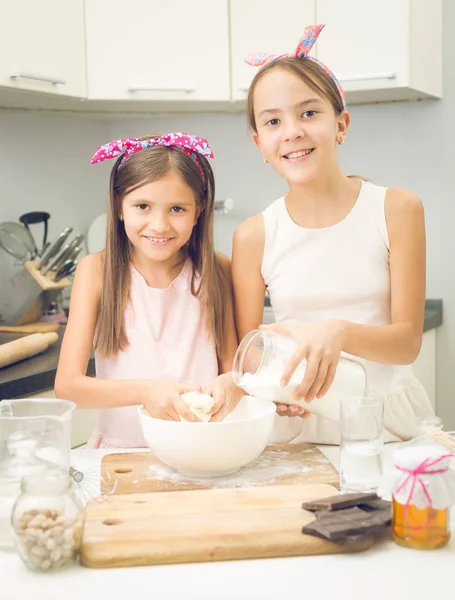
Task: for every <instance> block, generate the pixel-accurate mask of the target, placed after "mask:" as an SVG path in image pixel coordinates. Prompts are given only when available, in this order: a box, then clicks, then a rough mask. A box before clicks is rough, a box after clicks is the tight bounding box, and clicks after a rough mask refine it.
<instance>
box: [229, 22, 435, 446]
mask: <svg viewBox="0 0 455 600" xmlns="http://www.w3.org/2000/svg"><path fill="white" fill-rule="evenodd" d="M323 27H324V26H323V25H316V26H311V27H307V28H306V29H305V32H304V35H303V37H302V39H301V41H300V42H299V44H298V46H297V49H296V51H295V52H294V53H292V54H286V55H274V54H265V53H260V54H256V55H252V56H249V57H248V58H247V59H246V61H247V62H248V63H249V64H251V65H254V66H259V67H261V69H260V70H259V71H258V72H257V73H256V75H255V77H254V79H253V81H252V83H251V86H250V89H249V93H248V99H247V115H248V120H249V124H250V127H251V129H252V132H253V141H254V143H255V144H256V146H257V147H258V148H259V150H260V152H261V154H262V156H263V159H264V162H266V163H268V164H269V165H270V166H271V167H272V169H274V170H275V171H276V172H277V173H278V174H279V175H280V176H281V177H283V178H284V179H285V180H286V182H287V184H288V187H289V191H288V193H287V194H286V195H285V196H283V197H282V198H280V199H278V200H277V201H276V202H274V203H273V204H272V205H271V206H269V207H268V208H267V209H266V210H265V211H264V212H263V214H260V215H257V216H255V217H252V218H251V219H249V220H247V221H246V222H245V223H243V224H242V225H241V226H240V227H239V228H238V229H237V231H236V233H235V236H234V243H233V257H232V272H233V281H234V294H235V313H236V325H237V331H238V334H239V338H242V337H243V336H244V335H246V334H247V333H248V332H249V331H250V330H252V329H256V328H257V327H259V325H260V323H261V320H262V314H263V305H264V293H265V291H267V292H268V294H269V296H270V301H271V305H272V308H273V312H274V314H275V319H276V321H277V323H278V324H276V325H273V326H271V329H272V330H275V331H277V332H280V333H283V334H285V335H288V336H291V337H293V338H295V339H296V340H297V341H298V342H299V347H298V351H297V352H296V354H295V356H294V357H293V360H292V361H291V363H290V364H289V366H288V368H287V370H286V371H285V372H284V373H283V381H282V384H283V385H286V384H287V382H288V381H289V379H290V377H291V375H292V373H293V372H294V370H295V368H296V366H297V365H298V364H299V363H300V362H301V361H302V360H306V361H307V368H306V374H305V377H304V379H303V381H302V382H301V384H300V387H299V388H298V389H297V394H296V396H297V397H298V398H304V399H305V400H307V401H311V400H312V399H314V398H320V397H323V396H324V395H325V394H326V392H327V390H328V389H329V387H330V385H331V383H332V381H333V379H334V376H335V371H336V368H337V363H338V359H339V357H340V355H341V353H342V352H344V353H346V354H348V355H351V356H354V357H357V358H358V359H359V360H361V361H362V362H363V364H364V366H365V369H366V374H367V383H368V392H369V394H372V395H374V396H380V397H382V398H383V399H384V405H385V412H384V416H385V419H384V421H385V430H386V434H385V439H386V440H392V439H395V440H396V439H400V440H402V439H408V438H410V437H412V436H413V435H414V434H415V432H416V428H415V424H416V420H417V419H418V418H419V417H425V416H428V415H431V414H432V412H433V411H432V407H431V404H430V401H429V399H428V397H427V395H426V393H425V391H424V389H423V387H422V386H421V385H420V383H419V382H418V381H417V379H416V378H415V376H414V374H413V372H412V367H411V366H410V365H411V363H412V362H413V361H414V360H415V359H416V357H417V355H418V353H419V349H420V346H421V342H422V333H423V319H424V304H425V225H424V211H423V206H422V202H421V201H420V199H419V198H418V197H417V196H416V195H415V194H414V193H412V192H409V191H406V190H402V189H387V188H385V187H381V186H377V185H374V184H373V183H370V182H367V181H359V180H358V179H355V178H350V177H347V176H345V175H344V174H343V172H342V170H341V168H340V165H339V162H338V156H337V146H339V145H341V144H343V143H344V142H345V140H346V138H347V134H348V129H349V124H350V120H351V118H350V115H349V112H347V110H346V101H345V96H344V92H343V90H342V88H341V86H340V84H339V82H338V80H337V78H336V77H335V75H334V74H333V73H332V72H331V71H330V69H328V68H327V67H326V66H325V65H323V64H322V63H321V62H320V61H319V60H317V59H316V58H313V57H310V56H308V53H309V51H310V50H311V48H312V47H313V44H314V42H315V41H316V39H317V37H318V35H319V34H320V32H321V30H322V28H323ZM277 408H278V413H279V414H280V415H281V417H279V418H278V424H277V426H278V430H277V432H276V433H277V436H278V437H277V438H276V440H275V441H278V440H279V441H283V442H286V441H291V440H294V441H309V442H319V443H329V444H332V443H335V444H336V443H338V442H339V434H340V432H339V426H338V424H337V423H336V422H335V421H328V420H327V419H323V418H319V417H316V416H311V417H310V418H308V419H305V420H302V419H296V418H294V419H290V418H289V417H295V416H309V415H308V414H304V411H303V409H302V408H301V407H299V406H298V405H297V404H296V405H292V406H290V407H288V406H285V405H280V404H278V406H277ZM279 432H280V433H279Z"/></svg>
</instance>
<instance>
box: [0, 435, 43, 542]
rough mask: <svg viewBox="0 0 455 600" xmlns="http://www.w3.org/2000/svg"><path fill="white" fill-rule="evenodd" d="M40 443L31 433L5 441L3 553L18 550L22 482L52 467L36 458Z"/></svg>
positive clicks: (0, 501) (0, 506) (0, 484)
mask: <svg viewBox="0 0 455 600" xmlns="http://www.w3.org/2000/svg"><path fill="white" fill-rule="evenodd" d="M37 443H38V440H37V436H36V435H35V434H34V433H32V432H30V431H16V432H14V433H11V434H10V435H9V437H8V438H7V439H6V440H5V453H4V454H5V455H6V458H5V459H4V460H3V461H2V462H1V463H0V550H14V539H13V533H12V529H11V513H12V510H13V506H14V503H15V502H16V499H17V497H18V496H19V494H20V493H21V479H22V478H23V477H25V476H27V475H30V474H32V473H37V472H39V471H45V470H47V469H48V468H49V466H50V465H49V463H48V462H46V461H44V460H42V459H40V458H38V457H37V456H36V455H35V452H36V449H37Z"/></svg>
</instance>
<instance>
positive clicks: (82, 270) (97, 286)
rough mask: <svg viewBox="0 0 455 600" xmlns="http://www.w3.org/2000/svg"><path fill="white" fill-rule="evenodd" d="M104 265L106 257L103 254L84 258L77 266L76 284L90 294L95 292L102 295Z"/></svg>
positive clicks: (89, 255)
mask: <svg viewBox="0 0 455 600" xmlns="http://www.w3.org/2000/svg"><path fill="white" fill-rule="evenodd" d="M103 264H104V255H103V253H102V252H99V253H98V254H87V256H84V258H82V259H81V260H80V261H79V263H78V265H77V268H76V275H75V279H74V284H75V285H77V286H83V287H85V289H86V290H87V292H88V293H91V292H93V293H95V294H97V295H101V290H102V284H103Z"/></svg>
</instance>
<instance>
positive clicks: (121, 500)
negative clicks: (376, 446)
mask: <svg viewBox="0 0 455 600" xmlns="http://www.w3.org/2000/svg"><path fill="white" fill-rule="evenodd" d="M336 493H337V490H336V489H335V488H334V487H333V486H331V485H327V484H323V483H320V484H310V485H277V486H270V487H250V488H244V489H221V490H192V491H183V492H178V493H174V492H157V493H156V494H125V495H112V496H109V497H107V498H105V502H102V503H97V502H93V501H92V502H89V503H88V504H87V506H86V508H85V524H84V530H83V533H82V546H81V562H82V563H83V564H84V565H85V566H87V567H123V566H125V567H126V566H135V565H157V564H173V563H189V562H205V561H217V560H235V559H245V558H271V557H279V556H302V555H308V554H334V553H345V552H358V551H361V550H366V549H367V548H370V547H371V546H372V544H373V542H374V537H373V536H371V537H370V538H366V539H362V541H360V542H358V543H353V544H352V545H351V544H349V545H338V544H334V543H332V542H328V541H326V540H322V539H319V538H317V537H314V536H309V535H304V534H302V527H303V526H304V525H306V524H308V523H310V522H312V521H313V520H314V519H315V516H314V514H313V513H311V512H309V511H304V510H303V509H302V502H305V501H309V500H316V499H318V498H323V497H328V496H332V495H334V494H336Z"/></svg>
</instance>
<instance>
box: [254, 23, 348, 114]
mask: <svg viewBox="0 0 455 600" xmlns="http://www.w3.org/2000/svg"><path fill="white" fill-rule="evenodd" d="M324 27H325V25H309V26H308V27H305V30H304V32H303V36H302V38H301V40H300V42H299V43H298V46H297V48H296V50H295V52H293V53H291V54H279V55H278V54H267V53H266V52H259V53H256V54H249V55H248V56H247V57H246V58H245V62H246V63H248V64H249V65H251V66H253V67H263V66H265V65H267V64H268V63H270V62H272V61H274V60H280V58H305V59H306V60H311V61H312V62H315V63H317V64H318V65H319V66H320V67H321V68H322V69H324V71H325V72H326V73H327V74H328V75H329V76H330V77H331V78H332V80H333V83H334V84H335V85H336V87H337V90H338V92H339V94H340V96H341V100H342V102H343V108H344V109H346V97H345V95H344V91H343V88H342V87H341V85H340V82H339V81H338V79H337V78H336V77H335V74H334V73H333V72H332V71H331V70H330V69H329V68H328V67H327V66H326V65H325V64H324V63H322V62H321V61H320V60H318V59H317V58H313V56H308V53H309V52H310V50H311V48H312V47H313V46H314V43H315V41H316V40H317V39H318V36H319V34H320V33H321V31H322V30H323V29H324Z"/></svg>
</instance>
